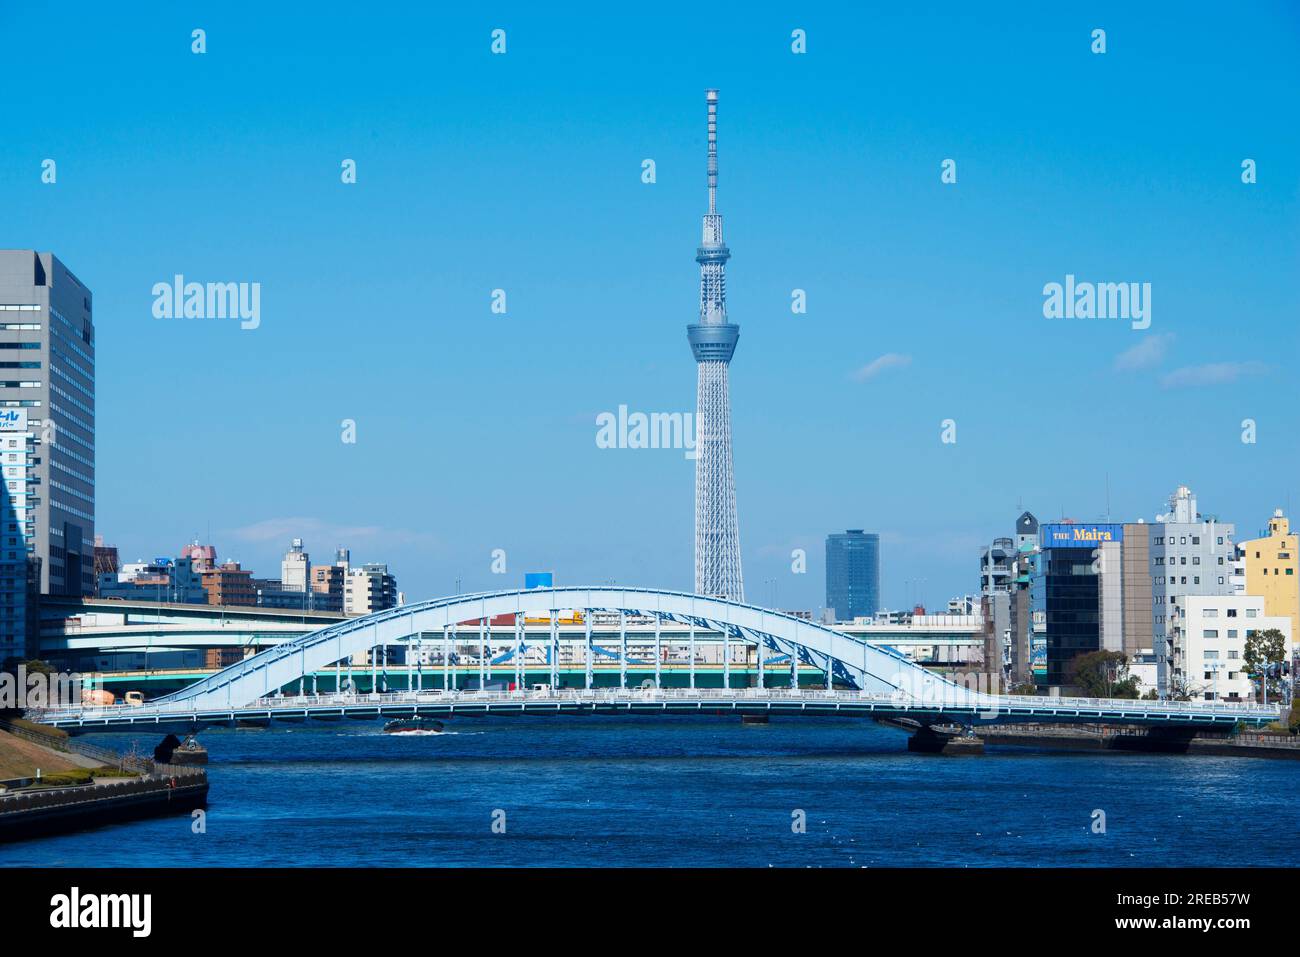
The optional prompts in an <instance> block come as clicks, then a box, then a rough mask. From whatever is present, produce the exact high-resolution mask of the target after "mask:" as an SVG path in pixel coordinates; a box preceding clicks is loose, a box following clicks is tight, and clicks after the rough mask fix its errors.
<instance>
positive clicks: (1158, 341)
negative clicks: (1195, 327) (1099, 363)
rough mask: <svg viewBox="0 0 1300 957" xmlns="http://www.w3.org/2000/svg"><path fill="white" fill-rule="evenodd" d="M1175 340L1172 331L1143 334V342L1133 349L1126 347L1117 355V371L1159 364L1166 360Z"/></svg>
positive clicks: (1128, 370)
mask: <svg viewBox="0 0 1300 957" xmlns="http://www.w3.org/2000/svg"><path fill="white" fill-rule="evenodd" d="M1173 341H1174V334H1173V333H1172V332H1164V333H1155V334H1153V335H1147V336H1143V337H1142V341H1141V342H1139V343H1138V344H1137V345H1135V346H1133V348H1131V349H1125V350H1124V351H1123V352H1121V353H1120V354H1119V355H1118V356H1116V357H1115V371H1117V372H1132V371H1134V370H1136V369H1147V368H1150V367H1151V366H1157V365H1159V364H1160V363H1161V362H1163V361H1164V359H1165V355H1166V354H1167V353H1168V352H1169V346H1170V345H1172V344H1173Z"/></svg>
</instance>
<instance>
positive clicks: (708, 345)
mask: <svg viewBox="0 0 1300 957" xmlns="http://www.w3.org/2000/svg"><path fill="white" fill-rule="evenodd" d="M705 102H706V103H707V105H708V111H709V166H708V176H709V211H708V212H707V213H706V214H705V215H704V236H703V240H702V241H701V243H700V247H699V249H698V250H697V251H696V255H695V261H696V262H698V263H699V264H700V321H699V322H698V323H695V324H692V325H689V326H687V327H686V335H687V338H688V339H689V340H690V343H691V352H692V353H693V354H694V355H695V365H696V370H697V372H696V394H695V402H696V405H695V408H696V412H695V432H696V435H695V591H696V594H700V595H711V596H716V597H721V598H733V599H735V600H737V601H740V600H743V599H744V597H745V583H744V576H743V574H742V573H741V569H740V524H739V520H738V519H737V517H736V481H735V472H734V468H733V464H732V456H731V394H730V389H731V387H730V380H729V377H728V372H727V369H728V367H729V365H730V364H731V357H732V355H733V354H734V353H735V351H736V340H738V339H739V338H740V326H737V325H735V324H734V323H731V322H729V321H728V320H727V260H728V259H730V258H731V250H729V249H728V248H727V244H726V243H725V242H723V239H722V214H721V213H719V212H718V203H717V194H718V91H717V90H709V91H707V93H706V94H705Z"/></svg>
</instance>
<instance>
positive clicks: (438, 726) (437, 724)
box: [384, 718, 442, 734]
mask: <svg viewBox="0 0 1300 957" xmlns="http://www.w3.org/2000/svg"><path fill="white" fill-rule="evenodd" d="M441 730H442V722H441V721H438V720H436V719H434V718H394V719H393V720H392V721H389V722H388V723H387V724H385V725H384V734H437V733H438V732H440V731H441Z"/></svg>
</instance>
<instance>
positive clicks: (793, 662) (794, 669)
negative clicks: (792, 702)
mask: <svg viewBox="0 0 1300 957" xmlns="http://www.w3.org/2000/svg"><path fill="white" fill-rule="evenodd" d="M790 688H791V690H795V691H797V690H798V689H799V650H798V649H797V648H795V646H794V645H793V644H791V645H790Z"/></svg>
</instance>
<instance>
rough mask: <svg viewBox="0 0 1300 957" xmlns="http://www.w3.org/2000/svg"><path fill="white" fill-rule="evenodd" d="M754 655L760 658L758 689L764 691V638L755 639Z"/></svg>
mask: <svg viewBox="0 0 1300 957" xmlns="http://www.w3.org/2000/svg"><path fill="white" fill-rule="evenodd" d="M754 654H755V655H756V656H757V658H758V687H759V690H762V689H763V688H764V687H765V685H764V683H763V639H762V638H756V639H755V641H754Z"/></svg>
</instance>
